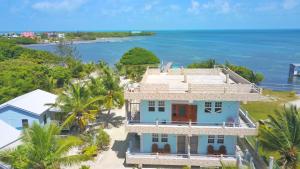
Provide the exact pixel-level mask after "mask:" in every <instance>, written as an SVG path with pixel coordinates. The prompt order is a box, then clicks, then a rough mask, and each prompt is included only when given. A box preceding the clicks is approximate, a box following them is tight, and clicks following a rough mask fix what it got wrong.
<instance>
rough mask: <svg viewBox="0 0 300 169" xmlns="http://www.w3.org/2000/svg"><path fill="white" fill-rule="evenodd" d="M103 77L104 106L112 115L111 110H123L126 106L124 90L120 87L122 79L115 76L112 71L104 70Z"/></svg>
mask: <svg viewBox="0 0 300 169" xmlns="http://www.w3.org/2000/svg"><path fill="white" fill-rule="evenodd" d="M103 71H104V75H103V77H102V78H103V80H102V83H103V86H104V89H105V90H103V93H102V94H103V95H104V99H103V104H104V105H103V106H104V108H105V109H107V113H108V114H110V111H111V109H113V108H116V107H118V108H121V107H122V106H123V104H124V95H123V88H122V87H120V79H119V78H118V77H116V76H115V75H114V73H113V72H112V71H111V70H110V69H104V70H103Z"/></svg>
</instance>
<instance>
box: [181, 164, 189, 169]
mask: <svg viewBox="0 0 300 169" xmlns="http://www.w3.org/2000/svg"><path fill="white" fill-rule="evenodd" d="M182 169H191V167H189V166H187V165H185V166H183V167H182Z"/></svg>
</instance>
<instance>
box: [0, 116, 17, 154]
mask: <svg viewBox="0 0 300 169" xmlns="http://www.w3.org/2000/svg"><path fill="white" fill-rule="evenodd" d="M0 133H1V135H2V136H3V137H1V139H0V150H1V149H6V148H13V147H16V146H17V145H19V144H20V141H19V140H20V137H21V131H20V130H17V129H15V128H14V127H12V126H10V125H9V124H7V123H5V122H4V121H2V120H0Z"/></svg>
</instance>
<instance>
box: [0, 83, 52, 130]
mask: <svg viewBox="0 0 300 169" xmlns="http://www.w3.org/2000/svg"><path fill="white" fill-rule="evenodd" d="M56 98H57V96H56V95H54V94H52V93H49V92H46V91H43V90H40V89H37V90H34V91H32V92H29V93H26V94H24V95H21V96H19V97H16V98H14V99H12V100H10V101H8V102H6V103H3V104H1V105H0V120H2V121H4V122H6V123H7V124H9V125H11V126H12V127H14V128H16V129H23V128H24V127H26V126H29V125H31V124H32V123H33V122H34V121H36V122H38V123H40V124H46V123H48V122H50V121H51V120H55V119H57V117H58V115H57V112H58V111H57V110H55V109H53V108H51V106H50V104H54V103H55V100H56Z"/></svg>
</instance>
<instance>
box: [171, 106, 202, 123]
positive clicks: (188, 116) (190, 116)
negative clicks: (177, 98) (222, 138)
mask: <svg viewBox="0 0 300 169" xmlns="http://www.w3.org/2000/svg"><path fill="white" fill-rule="evenodd" d="M190 120H191V121H192V122H196V121H197V105H189V104H172V121H173V122H189V121H190Z"/></svg>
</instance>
